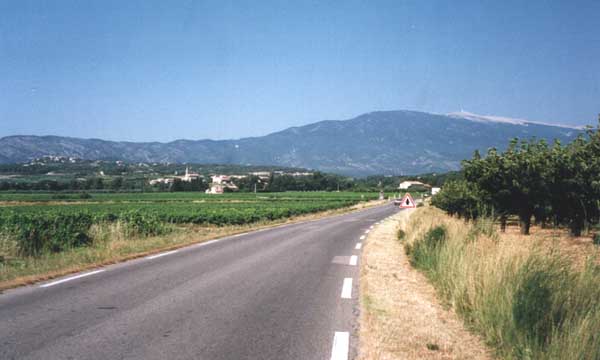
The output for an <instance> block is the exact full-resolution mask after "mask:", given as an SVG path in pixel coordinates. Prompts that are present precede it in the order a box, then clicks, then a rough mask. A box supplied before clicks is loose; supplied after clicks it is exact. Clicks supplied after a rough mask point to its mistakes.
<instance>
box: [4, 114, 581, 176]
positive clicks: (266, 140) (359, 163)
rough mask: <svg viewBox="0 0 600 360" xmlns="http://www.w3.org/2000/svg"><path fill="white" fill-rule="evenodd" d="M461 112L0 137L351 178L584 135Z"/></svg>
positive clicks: (50, 147) (106, 153)
mask: <svg viewBox="0 0 600 360" xmlns="http://www.w3.org/2000/svg"><path fill="white" fill-rule="evenodd" d="M463 113H464V114H465V115H464V116H465V117H461V116H458V115H457V113H451V114H447V115H444V114H432V113H425V112H419V111H410V110H394V111H374V112H369V113H365V114H362V115H359V116H357V117H354V118H352V119H348V120H323V121H319V122H315V123H312V124H306V125H301V126H294V127H290V128H286V129H283V130H281V131H277V132H273V133H270V134H267V135H264V136H256V137H246V138H240V139H230V140H211V139H200V140H189V139H177V140H173V141H170V142H156V141H154V142H133V141H111V140H103V139H98V138H91V139H82V138H76V137H63V136H57V135H45V136H36V135H11V136H6V137H2V138H0V163H7V162H27V161H30V160H31V159H35V158H39V157H42V156H45V155H55V156H74V157H78V158H82V159H87V160H124V161H130V162H179V163H186V162H195V163H226V164H229V163H230V164H240V165H280V166H291V167H302V168H308V169H315V170H322V171H327V172H334V173H340V174H345V175H352V176H365V175H374V174H387V175H407V174H417V173H425V172H443V171H449V170H456V169H458V168H459V167H460V161H461V160H462V159H464V158H468V157H470V156H471V154H472V153H473V151H474V150H476V149H477V150H480V151H485V150H486V149H487V148H489V147H497V148H500V149H502V148H504V147H505V146H506V144H507V143H508V140H510V139H511V138H513V137H519V138H530V137H537V138H544V139H548V140H552V139H555V138H556V139H559V140H561V141H563V142H565V141H566V142H568V141H570V140H572V139H574V138H575V137H576V136H577V135H579V134H580V133H581V131H582V130H581V129H579V128H575V127H565V126H560V125H548V124H542V123H536V122H530V121H527V120H521V119H518V120H521V121H523V123H517V122H509V121H494V117H491V116H487V115H485V116H484V115H477V114H472V113H465V112H463ZM459 114H460V113H459ZM496 118H499V119H508V118H500V117H496Z"/></svg>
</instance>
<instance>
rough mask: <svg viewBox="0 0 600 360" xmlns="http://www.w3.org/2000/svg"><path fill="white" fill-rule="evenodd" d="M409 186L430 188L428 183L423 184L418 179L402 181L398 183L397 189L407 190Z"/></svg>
mask: <svg viewBox="0 0 600 360" xmlns="http://www.w3.org/2000/svg"><path fill="white" fill-rule="evenodd" d="M411 186H414V187H419V188H430V187H431V186H430V185H427V184H424V183H422V182H420V181H403V182H401V183H400V186H398V189H400V190H408V189H409V188H410V187H411Z"/></svg>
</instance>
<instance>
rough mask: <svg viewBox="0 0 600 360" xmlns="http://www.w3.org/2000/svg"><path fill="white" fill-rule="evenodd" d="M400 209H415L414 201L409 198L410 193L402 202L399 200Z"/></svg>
mask: <svg viewBox="0 0 600 360" xmlns="http://www.w3.org/2000/svg"><path fill="white" fill-rule="evenodd" d="M400 207H401V208H403V209H408V208H416V207H417V204H415V200H414V199H413V198H412V196H410V193H406V195H404V197H403V198H402V200H400Z"/></svg>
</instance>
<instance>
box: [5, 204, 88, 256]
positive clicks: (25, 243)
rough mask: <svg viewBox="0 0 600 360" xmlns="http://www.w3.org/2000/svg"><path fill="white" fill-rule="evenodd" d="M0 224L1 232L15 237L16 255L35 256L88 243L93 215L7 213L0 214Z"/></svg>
mask: <svg viewBox="0 0 600 360" xmlns="http://www.w3.org/2000/svg"><path fill="white" fill-rule="evenodd" d="M0 224H1V225H0V226H1V228H2V232H3V233H5V234H10V235H11V236H12V237H14V238H15V239H16V241H17V244H18V252H19V254H21V255H23V256H38V255H41V254H43V253H45V252H60V251H63V250H66V249H68V248H73V247H77V246H82V245H86V244H88V243H89V242H90V237H89V236H88V234H87V232H88V230H89V228H90V226H91V225H92V217H91V216H90V215H89V214H85V213H81V214H60V213H41V214H35V215H32V214H14V213H9V214H6V215H3V216H2V217H1V219H0Z"/></svg>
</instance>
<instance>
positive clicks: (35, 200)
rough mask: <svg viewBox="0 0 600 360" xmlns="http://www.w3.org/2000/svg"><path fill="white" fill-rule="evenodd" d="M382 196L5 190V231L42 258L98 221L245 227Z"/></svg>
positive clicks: (0, 217)
mask: <svg viewBox="0 0 600 360" xmlns="http://www.w3.org/2000/svg"><path fill="white" fill-rule="evenodd" d="M59 195H60V196H59ZM377 196H378V194H375V193H352V192H339V193H335V192H285V193H262V194H261V193H259V194H254V193H238V194H223V195H208V194H203V193H99V194H91V195H88V196H86V197H82V196H80V194H60V193H58V194H57V193H31V194H30V193H25V194H23V193H2V194H0V235H1V236H2V238H4V239H10V241H9V242H10V243H11V244H12V245H11V246H10V248H11V249H14V251H13V253H14V254H17V255H19V256H39V255H41V254H47V253H55V252H61V251H64V250H68V249H71V248H74V247H80V246H84V245H86V244H89V243H90V242H92V241H93V239H92V237H93V236H91V235H90V229H91V228H92V227H93V226H94V225H98V224H103V225H106V224H111V223H119V224H121V225H123V226H122V228H123V229H126V230H127V234H128V235H131V236H151V235H161V234H164V233H166V232H168V231H169V229H171V228H172V226H173V225H174V224H199V225H210V226H227V225H245V224H252V223H256V222H261V221H272V220H277V219H283V218H289V217H293V216H298V215H304V214H309V213H315V212H319V211H325V210H333V209H339V208H343V207H348V206H352V205H355V204H357V203H358V202H360V201H365V200H373V199H375V198H377ZM0 251H2V249H0ZM2 252H4V253H6V252H7V251H6V250H5V251H2ZM2 256H3V255H2V254H0V258H1V257H2Z"/></svg>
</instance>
